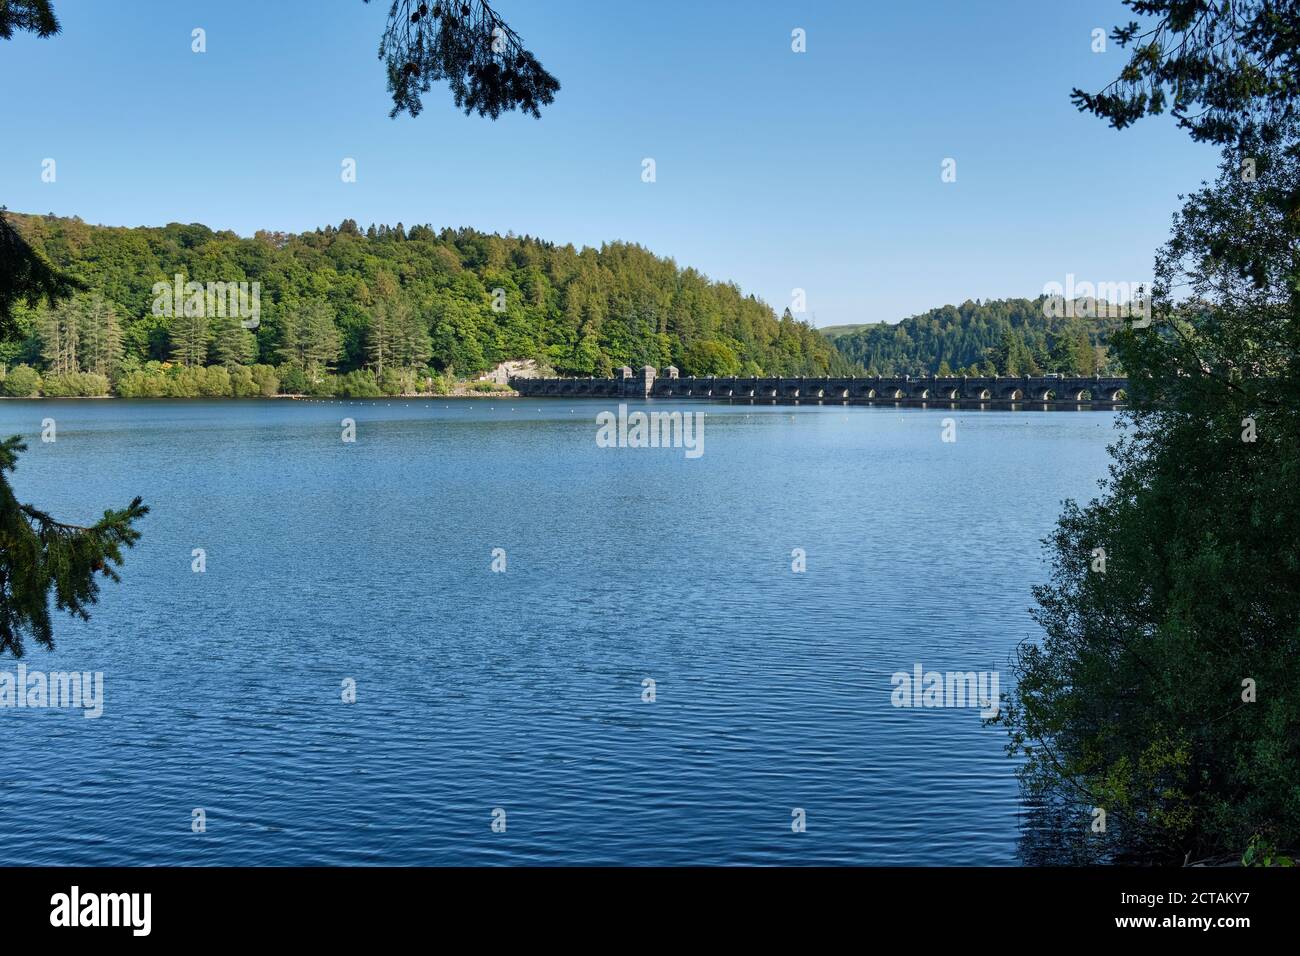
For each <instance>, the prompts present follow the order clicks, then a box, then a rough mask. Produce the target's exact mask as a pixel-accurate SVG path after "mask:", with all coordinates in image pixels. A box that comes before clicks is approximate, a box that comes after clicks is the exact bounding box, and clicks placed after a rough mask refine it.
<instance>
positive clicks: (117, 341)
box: [78, 292, 122, 378]
mask: <svg viewBox="0 0 1300 956" xmlns="http://www.w3.org/2000/svg"><path fill="white" fill-rule="evenodd" d="M78 337H79V339H80V355H81V367H82V369H84V370H85V371H87V372H95V373H97V374H99V375H103V376H105V377H106V378H111V377H112V376H113V375H114V374H115V373H116V372H117V368H118V364H119V363H120V362H121V361H122V326H121V325H120V324H119V322H118V320H117V313H116V312H115V311H114V309H113V307H112V306H111V305H109V304H108V303H107V302H105V301H104V297H103V296H102V295H100V294H99V293H98V292H95V293H92V294H91V296H90V297H89V299H88V300H86V301H85V302H84V303H83V305H82V308H81V309H79V310H78Z"/></svg>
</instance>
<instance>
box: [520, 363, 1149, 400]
mask: <svg viewBox="0 0 1300 956" xmlns="http://www.w3.org/2000/svg"><path fill="white" fill-rule="evenodd" d="M510 386H511V388H513V389H515V390H516V391H517V392H519V394H521V395H525V396H527V397H529V398H639V399H645V398H704V399H741V400H758V401H814V402H816V401H830V402H863V401H865V402H895V403H907V404H916V403H919V402H927V403H930V402H934V403H942V402H966V403H969V402H990V403H992V402H997V403H1003V404H1009V403H1018V402H1033V403H1043V402H1057V403H1069V404H1075V403H1079V402H1089V403H1100V404H1109V405H1113V404H1116V403H1118V402H1122V401H1124V397H1125V394H1124V393H1125V389H1126V388H1127V387H1128V379H1125V378H1111V377H1103V376H1100V375H1094V376H1090V377H1080V376H1070V375H1026V376H1021V377H1009V376H997V375H995V376H991V377H968V376H965V375H960V376H950V377H947V378H939V377H937V376H929V377H920V378H913V377H912V376H909V375H876V376H871V377H863V378H857V377H849V378H842V377H841V378H831V377H825V378H802V377H800V378H746V377H736V376H726V377H723V376H716V377H715V376H706V377H700V378H696V377H695V376H686V377H684V378H683V377H682V376H680V375H679V374H678V373H677V369H675V368H673V367H672V366H669V367H668V368H666V369H664V374H663V375H660V374H659V372H658V370H657V369H656V368H655V367H654V366H652V365H647V366H645V367H644V368H642V369H640V370H639V371H635V372H634V371H633V370H632V369H630V368H628V367H627V366H624V367H623V368H622V369H620V370H619V373H618V374H617V375H616V376H615V377H614V378H519V377H512V378H511V379H510Z"/></svg>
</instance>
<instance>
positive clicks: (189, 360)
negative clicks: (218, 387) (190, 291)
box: [167, 307, 212, 366]
mask: <svg viewBox="0 0 1300 956" xmlns="http://www.w3.org/2000/svg"><path fill="white" fill-rule="evenodd" d="M187 313H188V314H187ZM167 336H168V338H169V339H170V341H171V349H172V359H173V360H175V361H177V362H180V363H181V364H182V365H193V366H202V365H203V363H204V362H205V361H207V358H208V346H209V344H210V342H211V340H212V330H211V328H210V327H209V326H208V319H207V316H205V315H204V314H203V309H201V308H182V307H178V308H177V309H176V313H175V314H174V315H173V316H172V317H171V321H170V322H169V323H168V326H167Z"/></svg>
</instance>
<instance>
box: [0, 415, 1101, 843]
mask: <svg viewBox="0 0 1300 956" xmlns="http://www.w3.org/2000/svg"><path fill="white" fill-rule="evenodd" d="M614 407H615V406H613V405H612V404H611V403H610V402H609V401H608V400H603V401H569V400H547V401H539V400H531V401H526V400H520V399H514V400H509V399H507V400H504V401H503V400H500V399H484V400H460V401H433V402H425V401H414V400H412V401H408V400H400V399H399V400H393V401H388V400H380V401H375V402H369V401H365V402H346V401H342V402H340V401H335V402H316V403H309V402H290V401H283V402H261V403H253V402H248V403H245V402H126V401H82V402H56V401H47V402H18V401H6V402H0V434H4V435H9V434H15V433H19V434H22V435H24V436H26V437H27V439H28V442H29V450H28V451H27V453H26V454H24V455H23V456H22V458H21V459H20V462H19V469H18V472H17V474H16V476H15V477H14V483H15V486H16V488H17V491H18V494H19V497H20V499H21V500H24V501H29V502H32V503H34V504H37V505H38V506H40V507H42V508H46V509H48V510H51V511H52V512H53V513H54V514H55V515H56V516H58V517H59V518H61V519H62V520H69V521H87V522H88V521H91V520H93V519H94V517H95V516H96V515H97V514H98V513H99V512H102V510H103V509H104V508H105V507H109V506H113V507H120V506H123V505H125V504H126V503H127V502H128V501H129V500H130V499H131V498H132V497H133V496H135V495H141V496H143V497H144V499H145V501H146V503H147V504H148V505H150V507H151V508H152V509H153V510H152V512H151V514H149V515H148V516H147V518H145V520H144V521H143V523H142V525H141V528H142V530H143V532H144V537H143V538H142V540H141V542H140V543H139V545H138V546H137V547H136V548H135V550H134V551H131V552H128V557H127V563H126V566H125V568H124V569H123V583H122V584H121V585H116V586H115V585H112V584H108V585H106V586H105V588H104V591H103V595H102V599H101V603H100V605H99V606H98V607H97V609H96V610H95V612H94V615H93V618H92V620H91V621H90V622H89V623H82V622H78V621H73V620H71V619H68V618H66V616H65V617H62V618H61V619H60V620H59V623H58V628H57V649H56V651H55V652H53V653H50V652H47V651H45V650H43V649H42V648H40V647H38V646H36V645H34V644H31V643H29V645H28V649H27V654H26V657H25V658H24V659H23V662H22V663H24V664H25V665H26V666H27V667H28V668H31V669H40V670H43V671H62V670H77V671H92V672H93V671H102V672H103V674H104V698H105V699H104V711H103V715H102V717H100V718H99V719H86V718H85V717H83V715H82V713H81V712H80V711H78V710H70V709H44V710H39V709H0V727H2V729H3V732H2V733H0V863H2V864H253V865H268V864H269V865H278V864H377V863H383V864H456V863H471V864H483V863H536V864H570V863H586V864H607V863H613V864H682V863H721V864H743V863H759V864H799V863H852V864H940V863H946V864H1014V863H1016V862H1017V859H1018V858H1017V838H1018V835H1019V833H1020V827H1021V826H1022V825H1024V819H1025V818H1024V814H1023V812H1022V810H1021V807H1020V804H1019V797H1018V791H1017V786H1016V781H1015V777H1014V765H1013V764H1012V763H1011V762H1010V761H1009V759H1008V758H1007V757H1006V756H1005V755H1004V753H1003V743H1004V734H1003V732H1002V731H1000V730H997V729H993V728H986V727H983V726H982V725H981V721H980V718H979V715H978V712H977V711H976V710H974V709H962V708H948V709H945V708H939V709H905V708H896V707H894V706H893V705H892V703H891V692H892V690H893V688H892V685H891V680H890V675H891V674H893V673H894V672H896V671H907V672H911V671H912V669H913V668H914V666H915V665H916V664H918V663H919V664H921V665H923V666H924V668H925V669H926V670H937V671H971V670H974V671H991V670H998V671H1000V672H1001V673H1002V686H1003V689H1005V688H1006V685H1007V684H1008V683H1009V681H1010V676H1009V674H1008V668H1007V663H1008V657H1009V654H1010V652H1011V651H1012V650H1013V648H1014V647H1015V645H1016V644H1017V643H1018V642H1020V641H1022V640H1024V639H1026V638H1031V637H1034V636H1035V635H1036V633H1037V632H1036V627H1035V625H1034V624H1033V622H1032V621H1031V620H1030V618H1029V616H1028V613H1027V609H1028V607H1029V604H1030V596H1029V588H1030V586H1031V584H1033V583H1035V582H1038V581H1041V580H1042V579H1043V578H1044V576H1045V566H1044V564H1043V557H1042V552H1041V548H1040V546H1039V541H1040V539H1041V538H1042V537H1043V536H1044V535H1045V534H1046V533H1047V532H1048V530H1049V529H1050V528H1051V525H1052V523H1053V520H1054V518H1055V516H1056V514H1057V512H1058V510H1059V505H1060V501H1061V500H1062V499H1063V498H1065V497H1071V496H1072V497H1084V498H1086V497H1090V496H1091V495H1092V494H1093V493H1094V492H1095V491H1096V482H1097V479H1099V478H1100V477H1102V476H1103V475H1104V473H1105V468H1106V461H1107V456H1106V452H1105V446H1106V444H1107V443H1109V442H1110V441H1113V440H1114V438H1115V434H1116V432H1115V429H1114V427H1113V425H1114V414H1113V413H1110V412H1073V411H1069V412H1067V411H1058V412H1051V413H1043V412H1037V411H1019V412H1007V411H974V410H964V409H963V410H949V409H942V410H941V409H895V408H868V407H848V408H845V407H841V406H836V405H827V406H802V407H790V406H770V405H769V406H758V407H752V406H747V405H736V406H727V405H722V404H709V405H706V404H700V403H695V404H681V405H678V404H674V403H671V402H657V403H653V405H641V406H637V405H633V410H635V409H636V408H638V407H640V408H646V409H649V408H653V409H655V410H671V409H674V408H676V409H684V410H689V411H692V412H705V413H706V414H707V418H706V420H705V442H704V454H703V455H702V456H701V457H699V458H697V459H694V460H691V459H688V458H687V457H686V455H685V454H684V452H683V450H681V449H642V448H623V449H610V448H599V447H597V445H596V441H595V436H596V423H595V417H596V414H597V413H598V412H599V411H601V410H603V409H613V408H614ZM345 417H349V418H353V419H355V421H356V427H357V434H356V441H355V443H345V442H343V441H342V440H341V427H340V421H341V419H343V418H345ZM949 417H951V418H953V419H955V421H956V437H957V441H955V442H952V443H945V442H943V441H941V440H940V439H941V432H942V430H943V424H942V422H943V419H944V418H949ZM44 418H53V419H54V420H55V423H56V427H57V440H56V441H55V442H54V443H52V444H50V443H42V442H41V441H40V429H41V421H42V419H44ZM196 548H201V549H203V550H204V552H205V553H206V571H205V572H204V573H195V572H194V571H193V570H192V568H191V565H192V561H193V560H194V559H193V557H192V553H193V551H194V549H196ZM495 548H501V549H504V551H505V555H506V570H505V572H504V573H496V572H493V570H492V562H493V549H495ZM796 548H801V549H803V550H804V552H805V553H806V562H807V570H806V571H805V572H804V573H794V572H793V571H792V568H791V565H792V561H793V560H794V559H793V558H792V551H793V550H794V549H796ZM16 669H17V662H15V661H13V660H12V659H6V660H0V671H3V670H9V671H11V672H16ZM646 678H650V679H652V680H653V681H654V682H655V686H654V691H655V700H654V701H653V702H652V703H649V702H644V701H643V700H642V696H643V681H644V680H645V679H646ZM347 679H352V680H354V681H355V686H356V701H355V703H345V702H343V700H342V696H343V690H342V688H343V683H344V681H345V680H347ZM196 808H201V809H202V810H203V811H204V813H205V814H206V825H207V829H206V832H205V833H201V834H199V833H194V832H192V827H191V820H192V815H193V811H194V810H195V809H196ZM496 808H501V809H503V810H504V811H505V814H506V830H505V832H504V833H499V832H493V830H492V822H493V811H494V809H496ZM796 808H799V809H802V810H804V811H805V814H806V824H807V829H806V832H802V833H795V832H792V828H791V823H792V820H793V819H794V818H793V817H792V812H793V811H794V810H795V809H796Z"/></svg>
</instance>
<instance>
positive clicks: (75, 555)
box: [0, 435, 149, 657]
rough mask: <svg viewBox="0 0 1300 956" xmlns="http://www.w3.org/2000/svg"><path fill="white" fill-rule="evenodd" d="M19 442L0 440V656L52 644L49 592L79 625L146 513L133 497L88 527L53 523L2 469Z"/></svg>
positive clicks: (9, 467) (10, 465)
mask: <svg viewBox="0 0 1300 956" xmlns="http://www.w3.org/2000/svg"><path fill="white" fill-rule="evenodd" d="M26 448H27V446H26V445H24V444H23V443H22V440H21V439H20V438H19V437H18V436H17V435H15V436H14V437H12V438H9V439H6V440H5V441H3V442H0V654H4V653H6V652H8V653H11V654H13V655H14V656H15V657H21V656H22V654H23V647H24V640H25V639H26V638H28V637H31V638H34V639H35V640H36V642H37V643H38V644H40V645H42V646H43V647H46V648H53V647H54V633H53V627H52V623H51V619H50V607H49V594H50V592H51V591H52V592H53V594H54V604H55V608H56V609H58V610H60V611H67V612H68V613H69V614H71V615H74V616H76V617H80V618H82V619H83V620H84V619H86V618H87V617H88V616H89V613H88V610H87V609H88V608H89V606H90V605H91V604H94V603H95V602H96V601H97V600H98V598H99V582H98V581H97V580H96V578H95V576H96V575H97V574H98V575H102V576H103V577H106V578H108V579H110V580H112V581H117V580H119V578H118V575H117V571H116V570H115V568H114V565H118V566H120V565H121V564H122V548H123V547H124V546H125V547H131V546H132V545H134V544H135V542H136V541H137V540H138V539H139V537H140V532H139V531H138V530H137V529H136V528H135V527H134V522H135V521H136V520H137V519H139V518H141V517H143V516H144V515H145V514H146V513H147V512H148V510H149V509H148V508H146V507H145V506H144V505H142V504H141V503H140V499H139V498H136V499H135V500H134V501H132V502H131V503H130V504H129V505H127V506H126V507H125V508H123V509H122V510H120V511H105V512H104V516H103V517H102V518H101V519H100V520H99V521H97V522H96V523H95V524H93V525H91V526H89V527H77V526H75V525H69V524H63V523H62V522H59V521H55V520H54V519H53V518H52V517H50V516H49V515H48V514H46V513H44V512H42V511H38V510H37V509H35V508H33V507H31V506H30V505H24V504H20V503H19V502H18V500H17V499H16V498H15V497H14V493H13V489H12V488H11V487H10V486H9V481H8V478H7V476H5V474H4V473H5V472H9V471H13V470H14V469H15V468H16V467H17V463H18V455H19V453H20V452H22V451H25V450H26Z"/></svg>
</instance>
